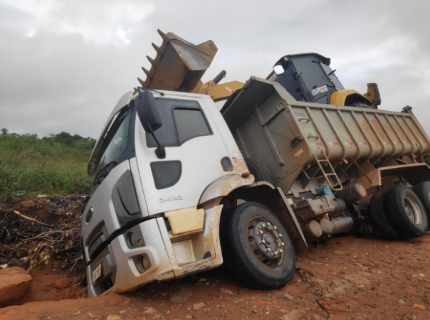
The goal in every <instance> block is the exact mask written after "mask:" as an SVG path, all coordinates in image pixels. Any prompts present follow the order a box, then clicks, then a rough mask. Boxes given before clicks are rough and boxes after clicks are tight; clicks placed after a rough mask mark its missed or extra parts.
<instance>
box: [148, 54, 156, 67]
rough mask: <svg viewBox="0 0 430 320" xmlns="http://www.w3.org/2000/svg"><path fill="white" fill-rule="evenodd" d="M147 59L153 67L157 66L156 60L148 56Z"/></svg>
mask: <svg viewBox="0 0 430 320" xmlns="http://www.w3.org/2000/svg"><path fill="white" fill-rule="evenodd" d="M146 59H148V61H149V62H151V64H152V65H155V61H154V59H152V58H151V57H150V56H146Z"/></svg>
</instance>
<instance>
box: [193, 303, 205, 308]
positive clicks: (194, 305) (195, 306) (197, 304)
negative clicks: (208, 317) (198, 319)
mask: <svg viewBox="0 0 430 320" xmlns="http://www.w3.org/2000/svg"><path fill="white" fill-rule="evenodd" d="M204 306H205V304H204V303H203V302H200V303H195V304H193V308H194V310H198V309H200V308H201V307H204Z"/></svg>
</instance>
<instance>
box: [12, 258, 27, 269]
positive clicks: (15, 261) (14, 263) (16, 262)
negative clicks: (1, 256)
mask: <svg viewBox="0 0 430 320" xmlns="http://www.w3.org/2000/svg"><path fill="white" fill-rule="evenodd" d="M9 264H10V265H12V266H15V267H22V266H23V265H24V264H25V262H23V261H21V260H18V259H17V258H12V259H10V260H9Z"/></svg>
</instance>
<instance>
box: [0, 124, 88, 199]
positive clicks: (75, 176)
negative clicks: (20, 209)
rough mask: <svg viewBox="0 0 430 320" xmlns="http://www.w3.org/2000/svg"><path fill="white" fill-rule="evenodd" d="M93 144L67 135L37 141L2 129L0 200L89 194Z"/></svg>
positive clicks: (34, 138)
mask: <svg viewBox="0 0 430 320" xmlns="http://www.w3.org/2000/svg"><path fill="white" fill-rule="evenodd" d="M94 144H95V140H94V139H92V138H83V137H81V136H79V135H77V134H75V135H74V136H72V135H70V134H68V133H67V132H61V133H60V134H57V135H53V134H51V135H49V137H44V138H38V137H37V135H35V134H33V135H31V134H23V135H20V134H16V133H9V131H8V130H7V129H5V128H3V129H1V134H0V196H22V195H27V196H29V195H37V194H49V195H52V194H68V193H75V192H76V193H88V192H89V191H90V185H91V178H90V177H89V176H88V175H87V168H86V167H87V161H88V159H89V157H90V154H91V150H92V148H93V146H94Z"/></svg>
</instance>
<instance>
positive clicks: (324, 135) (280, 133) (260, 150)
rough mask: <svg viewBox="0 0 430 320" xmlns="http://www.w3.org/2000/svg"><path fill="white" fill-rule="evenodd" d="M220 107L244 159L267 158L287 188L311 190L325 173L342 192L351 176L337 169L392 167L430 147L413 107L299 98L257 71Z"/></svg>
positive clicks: (421, 156) (420, 157) (278, 183)
mask: <svg viewBox="0 0 430 320" xmlns="http://www.w3.org/2000/svg"><path fill="white" fill-rule="evenodd" d="M222 113H223V116H224V118H225V120H226V122H227V124H228V126H229V128H230V130H231V131H232V133H233V135H234V137H235V140H236V142H237V144H238V145H239V148H240V149H241V151H242V153H243V154H244V155H245V157H251V158H256V159H258V160H260V161H262V162H264V163H265V164H266V165H267V166H268V167H269V169H270V171H271V172H272V174H273V176H274V178H275V182H276V186H277V187H280V188H282V190H283V191H284V192H285V193H290V192H291V189H292V187H293V188H297V189H298V192H300V191H305V190H306V189H307V188H308V187H309V186H310V187H311V189H310V190H312V183H311V182H313V181H316V180H318V179H317V178H318V177H323V178H324V176H325V178H324V179H325V180H327V179H326V178H327V175H328V178H329V179H328V181H330V182H329V185H330V186H331V187H332V189H334V190H339V189H341V188H342V186H341V182H343V181H344V180H345V177H344V176H341V175H340V174H339V169H342V172H347V171H348V172H349V173H351V172H352V173H354V172H355V171H357V168H359V163H365V164H368V165H370V166H374V167H375V168H380V167H386V166H392V165H393V162H392V161H393V160H392V159H393V158H399V159H400V158H402V157H403V156H405V155H408V156H411V157H408V159H411V158H414V159H416V160H413V162H414V163H415V162H419V161H423V159H424V157H425V156H426V155H427V154H429V153H430V140H429V137H428V135H427V134H426V133H425V131H424V130H423V128H422V127H421V125H420V124H419V122H418V121H417V119H416V118H415V116H414V115H413V114H412V113H411V112H391V111H383V110H374V109H366V108H353V107H343V106H332V105H323V104H316V103H307V102H301V101H297V100H295V99H294V98H293V97H292V96H291V95H290V94H289V93H288V92H287V91H286V90H285V89H284V88H283V87H282V86H281V85H279V84H278V83H276V82H272V81H268V80H263V79H258V78H254V77H252V78H251V79H250V80H249V81H248V82H247V84H246V85H245V87H244V89H243V90H242V91H241V92H240V93H239V94H238V95H237V96H236V97H235V98H234V99H231V101H230V103H228V104H227V106H226V107H225V108H223V110H222ZM353 164H357V166H356V167H357V168H355V166H354V167H353V166H352V165H353ZM422 165H423V166H425V164H422ZM324 168H327V169H324ZM320 169H321V170H320ZM426 169H427V168H426ZM427 171H429V170H426V171H425V172H427ZM354 176H355V177H356V178H358V175H354V174H352V175H349V178H352V179H353V180H354ZM427 178H428V176H427ZM297 180H298V181H297ZM297 183H299V184H300V185H297ZM319 183H321V180H319ZM317 186H318V184H316V185H315V187H317ZM307 190H309V189H307ZM312 191H315V190H312Z"/></svg>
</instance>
